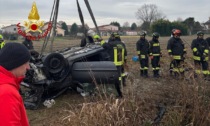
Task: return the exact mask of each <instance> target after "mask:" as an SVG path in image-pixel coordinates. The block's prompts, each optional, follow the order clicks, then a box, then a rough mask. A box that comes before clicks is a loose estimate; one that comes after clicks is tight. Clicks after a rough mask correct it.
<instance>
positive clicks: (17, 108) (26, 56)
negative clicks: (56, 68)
mask: <svg viewBox="0 0 210 126" xmlns="http://www.w3.org/2000/svg"><path fill="white" fill-rule="evenodd" d="M0 57H1V58H0V126H29V122H28V118H27V114H26V110H25V107H24V103H23V100H22V97H21V96H20V93H19V89H20V83H21V81H22V80H23V78H24V77H25V73H26V71H27V70H28V69H30V66H29V60H30V57H31V56H30V53H29V51H28V49H27V48H26V47H25V46H24V45H22V44H20V43H6V44H5V46H4V48H2V49H1V50H0Z"/></svg>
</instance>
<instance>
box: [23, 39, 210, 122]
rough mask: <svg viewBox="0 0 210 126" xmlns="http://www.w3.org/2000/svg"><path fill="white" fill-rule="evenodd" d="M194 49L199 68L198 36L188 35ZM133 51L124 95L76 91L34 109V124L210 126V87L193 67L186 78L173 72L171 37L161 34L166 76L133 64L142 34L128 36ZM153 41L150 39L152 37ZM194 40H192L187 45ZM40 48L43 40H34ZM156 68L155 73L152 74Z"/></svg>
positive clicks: (31, 113) (189, 62)
mask: <svg viewBox="0 0 210 126" xmlns="http://www.w3.org/2000/svg"><path fill="white" fill-rule="evenodd" d="M182 38H183V39H184V40H185V41H186V47H187V48H188V54H187V59H186V64H187V66H188V67H190V68H193V65H192V64H193V61H192V59H191V56H192V55H191V50H190V46H189V45H190V44H191V41H192V39H194V38H195V36H183V37H182ZM122 39H123V40H124V41H125V43H126V46H127V50H128V66H129V69H127V71H128V72H129V76H128V79H127V86H126V87H124V88H123V94H124V98H123V99H115V98H113V97H111V96H110V97H105V96H104V95H101V97H97V96H94V97H87V98H83V97H81V96H80V95H79V94H77V93H76V92H73V91H69V92H67V93H66V94H64V95H62V96H60V97H59V98H57V99H55V101H56V104H55V105H54V106H53V107H52V108H49V109H47V108H44V107H42V108H41V109H39V110H34V111H30V110H28V111H27V112H28V116H29V119H30V124H31V125H32V126H153V125H161V126H208V125H209V124H210V122H209V121H210V112H209V107H210V103H209V100H210V87H209V82H208V81H204V80H203V78H202V77H198V78H196V79H195V78H193V71H192V70H190V71H187V72H186V73H185V77H184V78H179V79H177V78H171V77H170V76H169V75H168V67H169V58H168V55H167V51H166V44H167V40H168V39H169V37H161V38H160V42H161V47H162V51H163V57H162V59H161V76H162V77H161V78H159V79H155V78H152V77H150V78H141V77H140V76H139V63H137V62H132V61H131V58H132V56H133V55H136V52H135V43H136V41H137V40H138V37H122ZM148 39H150V38H149V37H148ZM187 43H189V44H187ZM77 44H79V40H74V41H72V40H65V41H63V40H57V41H56V42H55V43H54V45H55V47H56V49H61V48H63V47H67V46H72V45H77ZM34 45H35V47H36V49H37V50H40V47H41V42H39V41H37V42H34ZM151 71H152V70H151V68H150V73H149V74H150V75H152V73H151ZM159 104H161V105H163V106H165V107H166V113H165V115H164V116H163V118H162V120H161V122H160V123H159V124H153V121H154V119H155V117H156V115H157V112H158V109H157V105H159Z"/></svg>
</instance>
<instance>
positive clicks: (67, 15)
mask: <svg viewBox="0 0 210 126" xmlns="http://www.w3.org/2000/svg"><path fill="white" fill-rule="evenodd" d="M34 1H35V2H36V5H37V8H38V12H39V16H40V20H44V21H48V20H49V18H50V13H51V10H52V6H53V1H54V0H0V3H1V4H0V27H2V26H3V25H4V26H7V25H10V24H17V23H19V22H20V23H23V22H24V21H27V20H28V14H29V12H30V10H31V6H32V3H33V2H34ZM79 2H80V6H81V8H82V12H83V16H84V19H85V23H87V24H88V25H89V26H90V27H93V26H94V25H93V23H92V20H91V17H90V16H89V13H88V11H87V8H86V6H85V4H84V0H79ZM89 3H90V6H91V8H92V10H93V13H94V15H95V18H96V21H97V24H98V25H105V24H110V22H112V21H117V22H119V23H120V24H121V26H122V25H123V24H124V23H125V22H129V24H130V25H131V24H132V23H134V22H135V23H137V24H139V21H138V20H137V18H136V17H135V13H136V12H137V10H138V8H140V7H141V6H142V5H144V4H156V5H157V6H158V8H159V10H161V11H162V12H163V13H164V14H165V15H166V18H167V19H169V20H170V21H174V20H177V19H178V18H181V19H183V20H185V19H186V18H188V17H194V18H195V21H199V22H201V23H203V22H206V21H207V20H208V19H209V17H210V7H209V3H210V0H89ZM61 20H62V21H65V22H66V23H67V24H68V25H71V24H72V23H74V22H75V23H77V24H81V23H80V20H79V16H78V12H77V6H76V0H60V7H59V15H58V21H61Z"/></svg>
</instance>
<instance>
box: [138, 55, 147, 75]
mask: <svg viewBox="0 0 210 126" xmlns="http://www.w3.org/2000/svg"><path fill="white" fill-rule="evenodd" d="M139 62H140V75H141V76H145V77H147V76H148V67H149V58H148V56H146V57H145V58H140V60H139Z"/></svg>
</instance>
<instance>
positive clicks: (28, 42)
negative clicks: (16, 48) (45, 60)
mask: <svg viewBox="0 0 210 126" xmlns="http://www.w3.org/2000/svg"><path fill="white" fill-rule="evenodd" d="M31 37H32V34H31V33H26V37H25V40H24V41H23V42H22V44H23V45H25V47H26V48H27V49H28V50H29V52H30V53H31V56H32V57H33V58H38V56H39V53H38V52H37V51H35V50H34V45H33V42H32V41H31Z"/></svg>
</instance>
